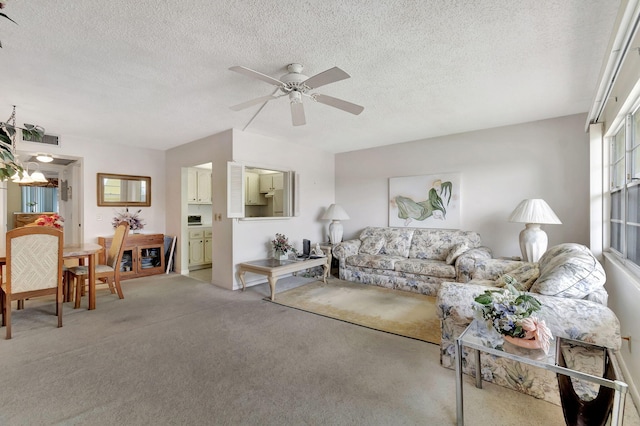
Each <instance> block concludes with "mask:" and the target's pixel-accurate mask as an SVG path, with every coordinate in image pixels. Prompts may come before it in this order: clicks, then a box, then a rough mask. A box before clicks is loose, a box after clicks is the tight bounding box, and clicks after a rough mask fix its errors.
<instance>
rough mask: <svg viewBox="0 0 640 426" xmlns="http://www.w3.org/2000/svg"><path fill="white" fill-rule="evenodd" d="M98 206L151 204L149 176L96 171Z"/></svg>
mask: <svg viewBox="0 0 640 426" xmlns="http://www.w3.org/2000/svg"><path fill="white" fill-rule="evenodd" d="M98 206H101V207H127V206H139V207H149V206H151V177H149V176H132V175H117V174H110V173H98Z"/></svg>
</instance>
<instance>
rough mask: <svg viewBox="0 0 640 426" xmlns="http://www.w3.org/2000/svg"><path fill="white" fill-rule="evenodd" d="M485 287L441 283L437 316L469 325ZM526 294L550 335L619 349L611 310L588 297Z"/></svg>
mask: <svg viewBox="0 0 640 426" xmlns="http://www.w3.org/2000/svg"><path fill="white" fill-rule="evenodd" d="M485 290H487V287H486V286H483V285H475V284H473V283H453V282H446V283H442V285H441V286H440V290H439V291H438V295H437V299H436V312H437V315H438V317H439V318H440V319H441V320H442V321H443V322H444V321H448V322H451V323H452V324H456V325H458V326H464V325H468V324H470V323H471V321H472V320H473V319H474V318H475V311H474V310H473V308H472V306H473V301H474V300H473V299H474V298H475V297H476V296H478V295H479V294H482V293H483V292H484V291H485ZM529 294H531V295H532V296H534V297H535V298H536V299H538V300H539V301H540V303H541V304H542V309H541V310H540V311H539V312H537V316H538V317H539V318H541V319H543V320H544V321H545V323H546V324H547V326H548V327H549V329H550V330H551V332H552V334H553V336H554V337H555V336H560V337H565V338H568V339H573V340H579V341H582V342H587V343H591V344H594V345H598V346H604V347H607V348H610V349H613V350H619V349H620V346H621V344H622V339H621V338H620V322H619V321H618V318H617V317H616V315H615V314H614V313H613V311H612V310H611V309H609V308H607V307H606V306H603V305H601V304H599V303H595V302H591V301H588V300H582V299H571V298H565V297H556V296H545V295H543V294H537V293H529ZM449 337H450V338H451V339H455V338H456V337H458V336H449Z"/></svg>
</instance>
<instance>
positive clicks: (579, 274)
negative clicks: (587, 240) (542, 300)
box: [531, 243, 607, 299]
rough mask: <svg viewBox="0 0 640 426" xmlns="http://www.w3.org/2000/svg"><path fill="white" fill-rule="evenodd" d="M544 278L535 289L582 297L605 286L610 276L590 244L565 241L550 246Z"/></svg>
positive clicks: (542, 270) (542, 267) (543, 262)
mask: <svg viewBox="0 0 640 426" xmlns="http://www.w3.org/2000/svg"><path fill="white" fill-rule="evenodd" d="M538 263H539V265H540V278H538V280H537V281H536V283H535V285H534V286H533V287H532V288H531V291H532V292H534V293H540V294H546V295H548V296H558V297H570V298H574V299H582V298H584V297H585V296H587V295H588V294H590V293H592V292H594V291H596V290H598V289H599V288H601V287H603V286H604V283H605V281H606V280H607V278H606V275H605V272H604V269H603V268H602V265H600V262H598V260H597V259H596V258H595V256H593V254H592V253H591V250H589V248H588V247H586V246H583V245H581V244H576V243H563V244H558V245H557V246H555V247H552V248H550V249H549V250H547V252H546V253H545V254H544V255H542V257H541V258H540V261H539V262H538Z"/></svg>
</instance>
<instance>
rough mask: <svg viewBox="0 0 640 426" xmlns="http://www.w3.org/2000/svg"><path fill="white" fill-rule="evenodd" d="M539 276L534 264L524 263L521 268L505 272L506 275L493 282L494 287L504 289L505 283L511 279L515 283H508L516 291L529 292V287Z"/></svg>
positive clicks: (538, 270) (536, 266)
mask: <svg viewBox="0 0 640 426" xmlns="http://www.w3.org/2000/svg"><path fill="white" fill-rule="evenodd" d="M539 276H540V269H538V265H537V264H535V263H529V262H527V263H525V264H523V265H521V266H518V267H517V268H516V269H514V270H511V271H509V272H507V273H506V274H504V275H502V276H500V277H499V278H498V279H497V280H496V281H495V284H494V285H495V286H496V287H504V286H505V285H506V284H507V282H509V277H510V278H513V280H515V282H513V281H512V282H510V284H511V285H513V286H514V287H515V288H516V290H519V291H529V290H530V289H531V286H532V285H533V283H534V282H536V280H537V279H538V277H539Z"/></svg>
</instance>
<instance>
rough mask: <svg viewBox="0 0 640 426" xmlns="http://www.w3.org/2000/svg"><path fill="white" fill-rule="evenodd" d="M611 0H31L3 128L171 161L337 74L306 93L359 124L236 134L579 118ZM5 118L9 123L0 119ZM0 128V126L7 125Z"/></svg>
mask: <svg viewBox="0 0 640 426" xmlns="http://www.w3.org/2000/svg"><path fill="white" fill-rule="evenodd" d="M619 3H620V2H619V1H613V0H557V1H545V0H542V1H513V0H502V1H498V0H486V1H479V0H466V1H462V0H459V1H445V0H423V1H399V0H395V1H392V0H378V1H375V2H373V1H365V0H359V1H356V0H354V1H347V0H310V1H302V0H279V1H273V0H252V1H249V0H246V1H222V0H215V1H202V0H181V1H174V2H169V1H166V0H136V1H131V0H110V1H108V2H103V1H89V0H82V1H80V0H56V1H45V0H30V1H9V2H8V4H7V6H6V8H5V9H3V12H4V13H6V14H7V15H8V16H9V17H11V18H12V19H14V20H15V21H16V22H17V23H18V25H14V24H13V23H11V22H10V21H8V20H6V19H2V18H0V40H1V41H2V45H3V49H1V50H0V64H2V67H1V70H2V71H1V72H0V120H5V119H6V118H8V116H9V114H10V112H11V105H13V104H15V105H17V108H18V123H19V124H22V122H27V123H37V124H40V125H42V126H44V127H45V128H46V129H47V133H51V134H55V135H60V136H61V137H62V139H61V140H62V143H64V139H65V138H73V139H74V140H87V141H98V142H100V143H108V144H114V143H117V144H126V145H137V146H142V147H150V148H158V149H167V148H171V147H174V146H177V145H180V144H183V143H186V142H190V141H192V140H195V139H198V138H201V137H204V136H207V135H211V134H215V133H218V132H220V131H223V130H226V129H229V128H232V127H233V128H237V129H243V128H244V127H245V126H246V124H247V123H248V122H249V120H250V119H251V117H252V116H253V115H254V114H255V112H256V111H257V110H258V108H259V105H257V106H255V107H252V108H249V109H246V110H243V111H240V112H234V111H231V110H230V109H229V106H232V105H236V104H239V103H241V102H244V101H247V100H250V99H253V98H256V97H259V96H264V95H268V94H270V93H271V92H272V91H273V86H270V85H269V84H267V83H265V82H263V81H259V80H255V79H250V78H248V77H246V76H243V75H240V74H237V73H234V72H232V71H229V70H228V68H229V67H231V66H234V65H243V66H246V67H249V68H252V69H254V70H257V71H260V72H262V73H264V74H267V75H270V76H273V77H276V78H278V77H280V76H282V75H283V74H285V73H286V65H287V64H289V63H292V62H297V63H300V64H303V65H304V67H305V70H304V73H305V74H306V75H308V76H311V75H314V74H316V73H319V72H321V71H324V70H326V69H328V68H331V67H333V66H338V67H340V68H342V69H343V70H345V71H346V72H347V73H349V74H350V75H351V78H349V79H346V80H343V81H340V82H337V83H333V84H330V85H327V86H323V87H321V88H319V89H317V92H319V93H322V94H325V95H330V96H333V97H337V98H341V99H345V100H348V101H350V102H353V103H356V104H359V105H362V106H364V107H365V109H364V112H363V113H362V114H360V115H358V116H355V115H351V114H348V113H346V112H343V111H341V110H338V109H335V108H332V107H329V106H327V105H323V104H319V103H313V102H309V100H308V99H306V100H305V111H306V117H307V125H306V126H300V127H293V126H292V125H291V115H290V111H289V103H288V100H287V98H286V97H283V98H280V99H277V100H274V101H271V102H269V103H268V104H267V105H266V107H265V108H264V109H263V110H262V112H261V113H260V114H259V115H258V116H257V117H256V118H255V120H254V121H253V122H252V123H251V125H250V126H249V127H248V128H247V131H250V132H255V133H260V134H264V135H267V136H272V137H276V138H279V139H283V140H288V141H291V142H295V143H300V144H307V145H316V146H319V147H322V148H323V149H324V150H326V151H330V152H336V153H337V152H345V151H352V150H357V149H362V148H367V147H372V146H380V145H387V144H392V143H399V142H406V141H411V140H417V139H424V138H429V137H434V136H439V135H446V134H453V133H460V132H465V131H471V130H477V129H482V128H490V127H496V126H502V125H508V124H514V123H521V122H527V121H534V120H539V119H545V118H550V117H558V116H564V115H569V114H575V113H581V112H587V111H588V109H589V107H590V103H591V101H592V98H593V96H594V94H595V88H596V84H597V79H598V76H599V72H600V68H601V64H602V61H603V58H604V57H605V50H606V48H607V45H608V42H609V37H610V34H611V31H612V28H613V24H614V21H615V17H616V14H617V9H618V7H619ZM2 111H4V113H3V112H2ZM4 115H6V116H7V117H4Z"/></svg>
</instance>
